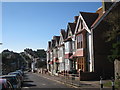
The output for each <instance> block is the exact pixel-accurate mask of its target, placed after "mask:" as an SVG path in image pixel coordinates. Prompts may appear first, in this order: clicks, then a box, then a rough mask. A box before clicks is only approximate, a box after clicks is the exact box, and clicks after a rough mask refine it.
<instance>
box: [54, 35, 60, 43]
mask: <svg viewBox="0 0 120 90" xmlns="http://www.w3.org/2000/svg"><path fill="white" fill-rule="evenodd" d="M53 40H55V42H57V43H58V44H59V40H60V36H53Z"/></svg>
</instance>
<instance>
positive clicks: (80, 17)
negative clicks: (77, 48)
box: [75, 14, 91, 34]
mask: <svg viewBox="0 0 120 90" xmlns="http://www.w3.org/2000/svg"><path fill="white" fill-rule="evenodd" d="M80 19H81V20H82V21H83V23H84V25H85V29H86V30H87V31H88V32H89V33H91V31H90V29H89V28H88V26H87V24H86V22H85V21H84V19H83V17H82V15H81V14H80V15H79V18H78V22H77V25H76V28H75V34H76V33H77V30H78V27H79V22H80Z"/></svg>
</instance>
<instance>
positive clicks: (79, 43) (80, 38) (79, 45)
mask: <svg viewBox="0 0 120 90" xmlns="http://www.w3.org/2000/svg"><path fill="white" fill-rule="evenodd" d="M79 48H83V35H82V34H80V35H78V36H77V49H79Z"/></svg>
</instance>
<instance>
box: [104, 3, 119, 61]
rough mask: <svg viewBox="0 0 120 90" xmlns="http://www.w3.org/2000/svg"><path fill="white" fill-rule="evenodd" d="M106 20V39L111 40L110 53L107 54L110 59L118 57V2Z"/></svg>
mask: <svg viewBox="0 0 120 90" xmlns="http://www.w3.org/2000/svg"><path fill="white" fill-rule="evenodd" d="M106 22H107V23H108V24H109V27H108V31H107V32H106V34H105V35H106V38H107V39H106V41H107V42H111V45H112V49H111V55H109V56H108V58H109V60H110V61H114V60H115V59H120V4H119V3H118V5H117V6H116V7H115V8H114V9H113V10H112V11H111V12H110V13H109V14H108V16H107V19H106Z"/></svg>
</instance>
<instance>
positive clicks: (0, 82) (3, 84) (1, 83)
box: [0, 78, 14, 90]
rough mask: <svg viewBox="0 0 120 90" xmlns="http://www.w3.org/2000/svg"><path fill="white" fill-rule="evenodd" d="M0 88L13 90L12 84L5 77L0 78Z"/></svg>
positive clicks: (0, 89)
mask: <svg viewBox="0 0 120 90" xmlns="http://www.w3.org/2000/svg"><path fill="white" fill-rule="evenodd" d="M0 90H14V88H13V86H12V84H11V83H10V82H9V81H8V80H7V79H2V78H1V79H0Z"/></svg>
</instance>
